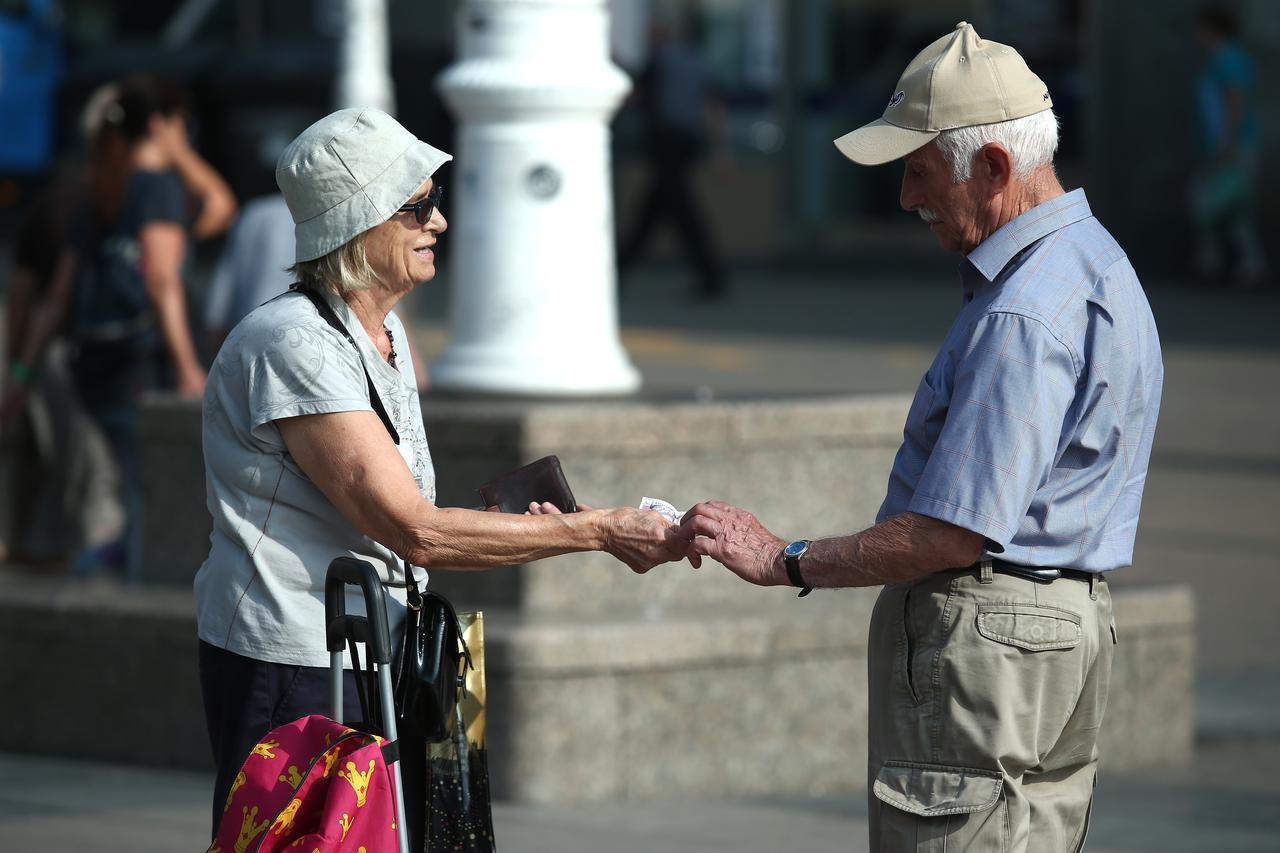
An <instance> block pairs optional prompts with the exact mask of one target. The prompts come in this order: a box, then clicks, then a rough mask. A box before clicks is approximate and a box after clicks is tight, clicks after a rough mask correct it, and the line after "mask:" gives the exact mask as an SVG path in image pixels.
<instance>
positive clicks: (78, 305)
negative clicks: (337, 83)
mask: <svg viewBox="0 0 1280 853" xmlns="http://www.w3.org/2000/svg"><path fill="white" fill-rule="evenodd" d="M90 112H91V113H92V115H91V117H90V118H89V120H88V124H90V125H91V126H92V127H91V129H90V138H89V170H88V185H89V194H88V198H89V202H88V203H87V204H86V205H85V209H84V210H83V211H80V212H79V214H78V215H77V216H76V217H75V220H74V224H73V226H72V230H71V235H70V246H69V249H68V250H67V256H66V259H65V261H64V263H63V268H62V276H61V277H60V278H59V279H58V280H55V282H54V284H53V292H52V293H51V298H52V299H53V300H54V302H55V304H56V305H58V307H59V309H60V312H65V314H66V317H67V329H68V334H69V336H70V339H71V341H72V343H73V345H74V355H73V357H72V364H71V369H72V375H73V377H74V381H75V386H76V390H77V392H78V396H79V398H80V402H81V404H82V405H83V407H84V409H85V411H86V413H87V414H88V415H89V416H90V418H92V420H93V421H94V422H95V423H96V424H97V426H98V427H99V429H100V430H101V431H102V433H103V436H104V438H105V439H106V441H107V444H108V445H109V446H110V448H111V451H112V455H113V457H114V459H115V462H116V463H117V465H118V467H119V473H120V492H121V495H120V496H121V501H122V504H123V506H124V509H125V515H126V519H127V520H126V525H125V530H124V532H123V534H122V535H121V537H120V539H119V540H117V541H115V542H112V543H109V544H108V545H106V546H103V547H101V548H97V549H93V550H91V551H86V552H84V553H82V554H81V556H80V558H79V559H78V560H77V563H76V565H75V567H74V570H75V571H77V572H79V573H91V572H96V571H100V570H104V569H105V570H110V571H115V572H118V573H122V574H123V575H124V577H126V578H129V579H136V578H137V577H138V576H139V571H140V559H141V527H140V513H141V474H140V471H139V454H138V437H137V430H138V402H139V399H140V396H141V394H142V393H143V392H144V391H146V390H150V389H170V390H176V391H177V393H178V394H180V395H182V396H183V397H187V398H195V397H198V396H199V395H200V394H201V393H202V391H203V389H204V380H205V373H204V368H203V366H202V365H201V364H200V361H199V358H198V357H197V355H196V349H195V346H194V343H193V339H192V335H191V330H190V327H189V324H188V320H187V308H186V294H185V291H184V285H183V279H182V266H183V264H184V262H185V260H186V256H187V249H188V241H189V236H195V237H202V236H210V235H212V234H215V233H218V232H219V231H221V230H225V228H226V227H227V226H228V225H229V224H230V221H231V219H232V217H233V216H234V214H235V198H234V196H232V194H231V191H230V189H229V188H227V186H226V183H225V182H224V181H223V180H222V178H221V177H220V176H218V174H217V173H216V172H215V171H214V170H213V169H212V167H210V166H209V164H208V163H206V162H205V161H204V160H203V159H201V158H200V156H199V155H198V154H197V153H196V152H195V151H194V149H193V148H192V147H191V145H190V143H189V141H188V139H187V132H186V119H185V104H184V102H183V99H182V97H181V95H180V93H179V92H177V90H176V89H173V88H170V87H168V86H166V85H165V84H163V83H162V82H160V81H158V80H155V79H152V78H150V77H146V76H136V77H132V78H129V79H127V80H125V81H123V82H122V83H120V84H119V85H118V86H115V87H111V88H110V89H108V90H107V91H106V92H105V93H104V94H102V95H101V96H100V97H99V98H98V100H97V102H96V103H95V104H94V105H92V108H91V111H90ZM60 312H55V313H60Z"/></svg>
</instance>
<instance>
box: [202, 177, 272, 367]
mask: <svg viewBox="0 0 1280 853" xmlns="http://www.w3.org/2000/svg"><path fill="white" fill-rule="evenodd" d="M292 266H293V217H292V216H291V215H290V214H289V205H288V204H287V203H286V202H285V200H284V196H283V195H281V194H280V193H273V194H271V195H265V196H261V197H259V198H255V199H253V200H252V201H250V202H249V203H248V204H246V205H245V206H244V210H243V211H242V212H241V213H240V216H239V218H238V219H237V220H236V223H235V225H234V226H233V227H232V229H231V236H230V237H229V238H228V239H227V245H226V247H225V248H224V249H223V250H222V257H221V258H220V259H219V261H218V268H217V270H215V271H214V274H213V279H212V281H211V282H210V283H209V289H208V291H207V292H206V294H205V310H204V327H205V334H206V335H207V336H208V338H209V342H210V344H211V347H212V351H213V352H215V353H216V352H217V351H218V349H219V347H221V346H222V341H223V340H224V339H225V338H226V337H227V334H228V333H229V332H230V331H231V330H232V329H234V328H235V326H236V324H237V323H239V322H240V321H241V320H243V319H244V318H245V315H247V314H248V313H249V312H250V311H252V310H253V309H254V308H257V307H258V306H259V305H261V304H262V303H264V302H266V301H267V300H268V299H271V298H273V297H275V296H279V295H280V294H281V293H284V292H285V291H286V290H288V289H289V285H290V284H292V283H293V282H294V277H293V275H291V274H290V273H289V268H290V267H292Z"/></svg>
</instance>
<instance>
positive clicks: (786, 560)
mask: <svg viewBox="0 0 1280 853" xmlns="http://www.w3.org/2000/svg"><path fill="white" fill-rule="evenodd" d="M802 541H804V544H805V549H804V551H802V552H801V553H799V554H797V555H796V556H794V557H793V556H791V555H789V554H787V552H786V551H783V552H782V565H783V566H784V567H785V568H786V570H787V580H789V581H791V585H792V586H794V587H799V588H800V594H799V595H798V596H796V597H797V598H804V597H805V596H806V595H808V594H809V593H811V592H813V587H811V586H809V585H808V584H806V583H805V582H804V577H803V576H801V574H800V558H801V557H803V556H804V555H805V554H806V553H808V550H809V548H808V545H809V542H808V541H807V540H802Z"/></svg>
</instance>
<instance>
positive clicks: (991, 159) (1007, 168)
mask: <svg viewBox="0 0 1280 853" xmlns="http://www.w3.org/2000/svg"><path fill="white" fill-rule="evenodd" d="M973 165H974V172H975V173H977V174H978V175H981V176H982V178H983V179H984V180H985V181H986V182H987V183H988V184H990V185H991V188H992V189H994V190H997V191H1000V190H1003V189H1004V188H1005V187H1007V186H1008V185H1009V181H1010V180H1011V179H1012V178H1013V158H1011V157H1010V156H1009V152H1008V151H1006V150H1005V149H1004V146H1002V145H999V144H997V143H995V142H988V143H987V144H986V145H984V146H982V147H981V148H980V149H978V153H977V155H976V156H975V157H974V158H973Z"/></svg>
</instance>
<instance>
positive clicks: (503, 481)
mask: <svg viewBox="0 0 1280 853" xmlns="http://www.w3.org/2000/svg"><path fill="white" fill-rule="evenodd" d="M480 498H481V500H483V501H484V505H485V506H486V507H491V506H496V507H498V508H499V509H501V510H502V511H503V512H514V513H521V514H523V513H526V512H528V511H529V504H531V503H543V502H544V501H545V502H547V503H551V504H555V505H556V506H557V507H559V509H560V511H561V512H577V511H578V504H577V502H576V501H575V500H574V499H573V492H572V491H571V490H570V489H569V483H568V481H567V480H565V478H564V472H563V471H561V470H560V460H559V458H558V457H555V456H544V457H542V458H541V459H539V460H537V461H536V462H530V463H529V464H528V465H525V466H523V467H520V468H517V469H515V470H514V471H511V472H508V473H506V474H503V475H502V476H501V477H498V478H496V479H494V480H490V481H489V482H487V483H485V484H484V485H483V486H481V487H480Z"/></svg>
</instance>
